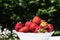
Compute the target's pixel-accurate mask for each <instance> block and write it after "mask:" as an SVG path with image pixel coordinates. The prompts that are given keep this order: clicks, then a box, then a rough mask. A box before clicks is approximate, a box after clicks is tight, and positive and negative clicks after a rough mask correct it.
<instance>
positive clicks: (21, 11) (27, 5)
mask: <svg viewBox="0 0 60 40" xmlns="http://www.w3.org/2000/svg"><path fill="white" fill-rule="evenodd" d="M59 13H60V0H48V1H47V0H0V14H3V15H7V16H9V17H10V20H13V21H12V22H11V23H10V25H9V26H12V25H14V23H15V22H17V21H21V22H23V23H24V22H26V21H27V20H32V18H33V17H34V16H35V15H38V16H39V17H41V18H42V19H44V20H46V21H47V22H49V23H52V24H53V25H54V26H55V28H59V23H60V21H59V20H60V19H59V17H60V14H59ZM5 20H6V19H5ZM57 26H58V27H57ZM12 27H13V26H12Z"/></svg>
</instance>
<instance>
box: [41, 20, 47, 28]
mask: <svg viewBox="0 0 60 40" xmlns="http://www.w3.org/2000/svg"><path fill="white" fill-rule="evenodd" d="M47 25H48V23H47V22H45V21H44V22H41V23H40V26H41V27H43V28H44V29H46V28H48V26H47Z"/></svg>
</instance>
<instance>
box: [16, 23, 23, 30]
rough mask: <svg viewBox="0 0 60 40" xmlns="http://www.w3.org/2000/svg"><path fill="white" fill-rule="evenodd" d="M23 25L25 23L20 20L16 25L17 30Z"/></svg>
mask: <svg viewBox="0 0 60 40" xmlns="http://www.w3.org/2000/svg"><path fill="white" fill-rule="evenodd" d="M22 27H23V24H22V23H21V22H18V23H17V24H16V25H15V30H16V31H18V30H19V29H20V28H22Z"/></svg>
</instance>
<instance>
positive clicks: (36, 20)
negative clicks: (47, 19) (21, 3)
mask: <svg viewBox="0 0 60 40" xmlns="http://www.w3.org/2000/svg"><path fill="white" fill-rule="evenodd" d="M40 20H41V19H40V18H39V17H38V16H35V17H34V18H33V20H32V22H33V23H36V24H39V23H40Z"/></svg>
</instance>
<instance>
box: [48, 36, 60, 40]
mask: <svg viewBox="0 0 60 40" xmlns="http://www.w3.org/2000/svg"><path fill="white" fill-rule="evenodd" d="M49 40H60V36H52V37H50V39H49Z"/></svg>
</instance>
